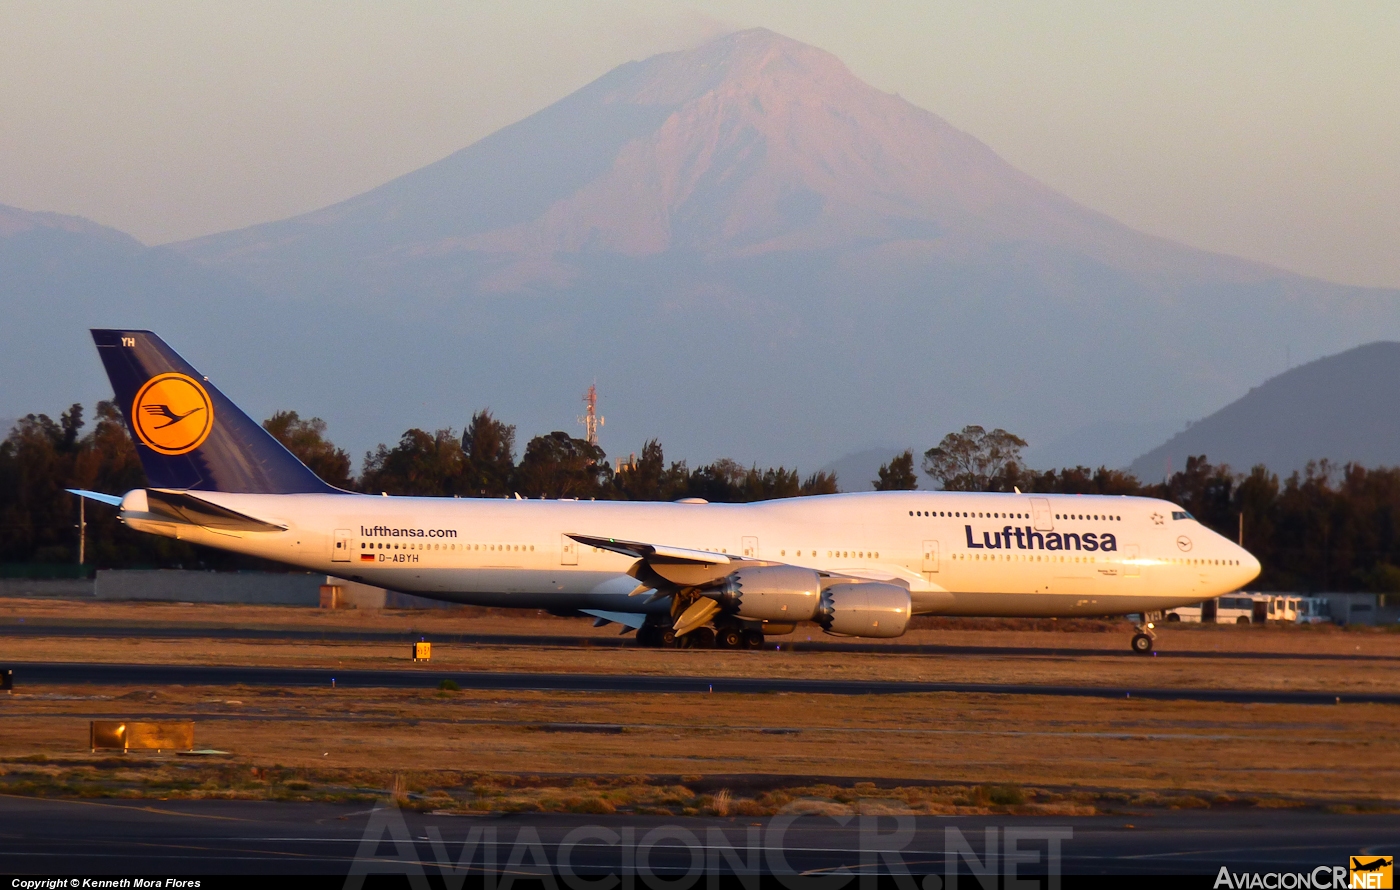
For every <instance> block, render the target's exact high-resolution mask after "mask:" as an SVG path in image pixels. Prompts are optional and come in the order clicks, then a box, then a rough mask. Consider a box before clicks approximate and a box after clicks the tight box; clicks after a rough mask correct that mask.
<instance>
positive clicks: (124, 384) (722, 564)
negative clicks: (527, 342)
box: [75, 330, 1259, 653]
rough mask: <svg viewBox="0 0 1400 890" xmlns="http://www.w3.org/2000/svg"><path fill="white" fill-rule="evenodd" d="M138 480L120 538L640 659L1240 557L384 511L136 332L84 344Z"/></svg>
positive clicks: (1088, 511) (897, 631)
mask: <svg viewBox="0 0 1400 890" xmlns="http://www.w3.org/2000/svg"><path fill="white" fill-rule="evenodd" d="M93 339H94V341H95V342H96V344H97V350H98V354H99V355H100V356H101V358H102V363H103V365H104V366H105V368H106V370H107V374H108V376H109V378H110V379H111V382H112V386H113V389H114V390H115V392H116V398H117V403H118V405H119V406H120V407H121V409H122V410H123V411H124V412H125V417H126V421H127V425H128V428H129V431H130V432H131V435H132V437H133V439H134V440H135V442H136V450H137V452H138V454H139V455H140V458H141V464H142V467H143V468H144V469H145V472H146V477H147V483H148V487H146V488H143V489H136V490H133V491H130V492H127V493H126V494H125V495H124V496H120V497H118V496H115V495H108V494H103V493H99V492H81V491H79V492H75V494H80V495H82V496H84V497H89V498H95V499H97V500H100V501H104V502H106V503H109V504H112V505H115V506H117V507H119V508H120V511H121V512H120V518H121V520H122V521H123V522H124V523H126V524H127V525H128V526H130V527H131V528H134V529H136V530H138V531H143V532H148V533H150V534H156V535H164V536H167V537H173V538H178V539H180V540H184V541H190V542H192V543H196V544H202V545H205V546H209V547H216V548H220V549H224V550H231V551H235V552H238V553H246V554H249V555H254V556H259V557H263V558H266V559H272V560H277V561H279V562H283V563H286V564H289V565H292V566H298V567H301V568H304V569H308V570H312V571H316V572H326V573H329V574H331V575H335V576H338V577H344V578H348V579H350V580H354V581H362V582H365V583H368V584H374V585H378V586H381V587H385V588H389V589H392V590H398V591H403V592H406V593H413V594H417V595H419V596H424V597H431V598H435V599H440V600H448V601H452V602H459V603H469V604H478V605H490V606H515V607H522V608H531V609H541V608H542V609H549V610H553V611H556V612H566V613H571V614H572V613H584V614H587V615H591V616H593V617H594V618H595V619H597V620H598V621H600V622H617V623H619V624H622V625H624V631H623V632H624V633H625V632H627V630H628V629H636V630H637V639H638V641H639V642H640V643H641V644H643V645H650V646H672V645H678V644H682V645H689V646H692V647H699V646H710V645H718V646H724V647H756V646H760V645H762V642H763V637H764V635H765V634H782V633H790V632H791V631H792V629H793V628H794V627H795V625H796V623H797V622H799V621H814V622H816V623H818V624H820V625H821V626H822V628H823V629H824V630H826V631H827V632H828V633H832V634H839V635H848V636H865V637H895V636H899V635H901V634H902V633H904V630H905V628H906V627H907V625H908V622H909V619H910V617H911V616H913V615H923V614H941V615H983V616H1037V617H1041V616H1079V615H1089V616H1101V615H1128V614H1134V613H1141V614H1142V615H1143V620H1142V621H1141V622H1140V623H1139V625H1138V628H1137V632H1136V634H1135V635H1134V636H1133V639H1132V649H1133V650H1134V651H1136V652H1143V653H1149V652H1151V651H1152V647H1153V639H1154V634H1153V630H1152V624H1153V622H1152V616H1153V615H1154V614H1155V613H1157V612H1158V611H1160V610H1162V609H1167V608H1170V607H1172V606H1176V605H1180V604H1183V603H1196V602H1200V601H1201V600H1203V599H1206V598H1209V597H1214V596H1216V595H1218V594H1220V593H1223V592H1225V591H1230V590H1235V589H1237V588H1238V587H1240V586H1241V585H1242V584H1244V583H1247V582H1248V581H1249V580H1250V579H1252V578H1254V577H1255V576H1256V575H1257V574H1258V573H1259V563H1258V561H1257V560H1256V559H1255V558H1254V557H1253V556H1251V555H1250V554H1249V553H1248V552H1247V551H1245V550H1244V549H1242V548H1240V547H1238V546H1236V545H1235V544H1234V543H1232V542H1231V541H1229V540H1228V539H1226V538H1224V537H1222V536H1220V535H1217V534H1215V533H1214V532H1212V531H1210V530H1209V529H1207V528H1205V527H1204V526H1202V525H1200V524H1199V523H1198V522H1196V520H1195V519H1194V518H1192V517H1191V515H1190V514H1189V513H1187V512H1186V511H1185V510H1182V509H1181V508H1180V507H1178V506H1176V505H1174V504H1171V503H1168V502H1166V501H1160V500H1154V499H1150V498H1130V497H1099V496H1078V495H1036V494H1022V493H1020V492H1017V493H1014V494H1000V493H989V494H983V493H964V492H929V491H908V492H868V493H857V494H838V495H822V496H816V497H803V498H789V499H783V500H774V501H765V502H761V503H755V504H707V503H703V502H702V503H637V502H602V501H599V502H591V501H578V500H558V501H544V500H527V499H521V498H519V496H518V495H517V496H516V498H515V499H505V500H502V499H476V498H418V497H387V496H375V495H365V494H354V493H350V492H345V491H341V490H339V489H336V488H332V487H331V486H329V485H327V484H326V483H325V482H323V481H322V480H321V479H319V478H317V477H316V475H315V474H314V473H312V472H311V471H310V470H309V469H307V468H306V466H305V465H304V464H302V463H301V462H300V461H298V460H297V459H296V458H295V457H294V456H293V455H292V454H291V453H290V452H289V451H287V450H286V449H285V448H283V447H282V445H281V444H279V443H278V442H277V440H276V439H274V438H273V437H272V436H271V435H269V434H268V433H267V432H266V431H265V430H263V428H262V427H261V426H259V425H258V424H257V423H256V422H255V421H253V420H252V419H251V418H249V417H248V416H247V415H246V414H244V413H243V412H242V411H240V410H239V409H238V408H237V407H236V406H235V405H234V404H233V402H231V401H230V400H229V399H228V398H227V397H226V396H224V394H223V393H221V392H220V391H219V390H218V389H217V388H216V387H215V386H214V385H213V384H212V383H210V382H209V379H208V378H207V377H204V376H202V375H201V374H200V373H199V372H198V371H196V370H195V369H194V368H193V367H191V366H190V365H189V364H188V363H186V362H185V361H184V359H182V358H180V356H178V355H177V354H176V353H175V352H174V351H173V350H171V349H170V347H168V346H167V345H166V344H165V343H164V342H163V341H162V340H161V339H160V338H159V337H157V336H156V335H155V334H152V333H150V332H149V331H125V330H94V331H93Z"/></svg>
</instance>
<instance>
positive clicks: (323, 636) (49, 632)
mask: <svg viewBox="0 0 1400 890" xmlns="http://www.w3.org/2000/svg"><path fill="white" fill-rule="evenodd" d="M0 637H61V638H72V637H95V638H123V639H127V638H130V639H155V640H160V639H167V640H189V639H209V640H297V641H320V642H328V643H333V642H353V643H405V644H406V643H410V642H414V641H417V640H419V639H427V640H430V641H432V642H434V643H454V644H460V645H470V646H530V647H536V646H539V647H584V648H599V649H612V648H622V647H631V646H636V645H637V643H636V638H635V637H633V636H632V635H630V634H628V635H626V636H621V635H618V636H572V635H563V634H561V635H517V634H454V633H439V632H437V631H434V630H432V629H431V628H428V629H423V630H413V631H359V630H340V629H324V630H322V629H313V628H238V627H204V626H195V627H188V626H173V627H169V626H160V625H147V624H111V623H107V622H101V623H97V622H93V623H83V622H76V621H75V622H52V623H47V624H42V623H41V624H36V623H33V622H29V621H25V620H23V619H7V620H4V621H0ZM1127 641H1128V635H1127V634H1124V635H1123V645H1122V647H1120V648H1116V649H1085V648H1071V647H1068V646H1066V647H1051V646H1039V647H1029V646H941V645H925V644H915V643H859V642H854V641H850V642H847V641H841V642H835V641H827V640H806V641H804V640H782V639H772V641H771V642H770V643H769V646H770V647H771V648H774V649H779V650H782V651H785V652H877V653H886V654H889V653H896V654H901V655H1012V656H1014V655H1030V656H1063V657H1071V658H1081V657H1083V656H1086V655H1088V656H1099V657H1103V656H1110V657H1112V656H1122V657H1124V658H1129V657H1131V658H1140V657H1141V656H1140V655H1137V654H1136V653H1134V652H1132V651H1131V650H1129V648H1128V643H1127ZM1156 655H1157V657H1159V658H1189V659H1221V658H1226V659H1231V660H1235V659H1247V660H1255V659H1264V660H1269V661H1277V660H1284V661H1400V655H1378V654H1364V655H1363V654H1356V655H1351V654H1346V653H1309V652H1233V651H1227V652H1210V651H1199V650H1196V651H1173V650H1170V649H1163V650H1160V651H1158V652H1157V653H1156Z"/></svg>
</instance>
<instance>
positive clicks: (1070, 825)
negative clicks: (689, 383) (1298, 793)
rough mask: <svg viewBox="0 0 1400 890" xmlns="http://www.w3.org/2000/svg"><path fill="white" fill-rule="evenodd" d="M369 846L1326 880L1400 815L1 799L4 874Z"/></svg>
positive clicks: (180, 867) (314, 861)
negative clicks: (857, 813)
mask: <svg viewBox="0 0 1400 890" xmlns="http://www.w3.org/2000/svg"><path fill="white" fill-rule="evenodd" d="M990 831H995V832H996V834H989V832H990ZM473 834H474V835H475V836H474V837H473ZM367 836H368V837H369V838H370V839H371V845H370V846H368V847H365V849H367V850H368V849H377V851H378V855H377V857H376V858H375V859H374V860H373V861H372V862H371V861H366V860H362V861H361V862H360V864H359V866H358V870H359V871H361V872H363V871H366V870H372V871H375V872H391V873H392V872H399V873H406V872H409V873H411V872H418V871H420V870H421V872H422V873H425V874H427V875H428V876H440V875H441V876H446V875H450V874H452V873H453V870H454V868H455V867H456V865H457V864H458V862H459V861H461V862H462V864H463V865H466V866H468V867H469V869H470V870H472V871H477V870H479V869H480V868H481V867H482V865H483V864H484V863H486V862H488V861H494V862H495V863H496V867H498V868H500V867H503V866H505V865H507V864H510V863H515V864H516V866H517V867H516V868H514V869H512V870H514V871H517V872H519V871H520V869H519V867H518V866H519V865H520V864H523V865H524V866H525V867H527V868H528V867H529V866H531V865H535V864H538V862H539V859H538V857H540V856H542V857H543V859H544V861H545V863H547V865H548V866H549V867H550V868H551V869H553V870H555V871H556V872H557V871H560V870H562V869H568V870H569V871H572V872H573V873H575V874H578V875H586V874H598V873H600V872H609V871H616V870H618V869H619V868H620V867H623V866H625V865H630V868H631V870H634V871H641V872H642V873H643V874H645V872H646V871H650V872H652V873H654V874H655V875H656V876H657V877H658V878H663V877H668V878H670V879H672V881H673V882H674V880H675V878H676V877H677V876H679V875H684V874H686V873H688V872H691V871H692V870H698V869H701V868H704V869H706V870H715V871H722V872H736V871H737V872H739V873H744V872H748V871H750V869H751V868H752V869H756V870H759V871H763V872H770V871H790V872H797V873H805V874H825V875H843V874H845V875H850V874H859V873H868V872H871V871H878V872H886V873H888V872H891V871H893V872H896V873H898V872H900V871H901V870H903V869H907V871H908V872H909V873H912V874H915V875H920V874H930V873H937V874H943V873H945V872H946V870H947V865H948V852H949V850H950V849H952V850H957V849H958V847H959V845H962V846H963V849H964V850H965V851H966V852H965V853H964V854H963V855H962V856H960V857H958V858H956V859H955V860H954V864H955V867H956V868H957V870H958V871H960V872H962V873H964V874H967V873H968V871H969V869H968V863H967V861H966V858H967V856H972V857H973V858H975V859H977V860H978V861H979V863H984V862H987V853H988V847H989V845H988V843H987V840H988V838H989V837H991V838H993V839H994V841H993V842H994V843H997V845H998V848H999V850H1000V852H1002V853H1003V854H1004V853H1005V852H1006V851H1007V850H1008V849H1009V848H1010V847H1011V845H1012V844H1013V842H1014V843H1015V845H1016V847H1015V848H1016V849H1017V850H1018V851H1021V855H1022V856H1023V857H1024V858H1022V859H1021V861H1020V862H1019V863H1017V864H1016V866H1017V872H1018V874H1021V875H1026V874H1030V875H1035V874H1045V873H1046V871H1047V860H1048V858H1049V855H1050V853H1051V851H1052V849H1058V852H1059V855H1060V862H1059V870H1060V871H1061V873H1063V874H1065V875H1095V874H1124V875H1130V874H1138V875H1150V874H1168V875H1201V876H1210V877H1214V876H1215V875H1216V874H1217V872H1218V871H1219V869H1220V867H1221V866H1226V867H1228V868H1229V869H1230V870H1232V871H1235V872H1241V871H1249V872H1273V871H1290V872H1305V873H1309V872H1312V871H1313V870H1314V869H1316V868H1318V867H1326V868H1328V869H1330V868H1332V867H1333V866H1345V865H1346V864H1347V861H1348V857H1349V856H1352V855H1357V854H1362V855H1375V854H1380V853H1392V854H1393V853H1394V852H1396V846H1397V844H1396V840H1395V839H1396V838H1397V837H1400V815H1396V814H1393V813H1389V814H1367V815H1356V814H1334V813H1324V812H1320V811H1317V810H1311V809H1310V810H1255V809H1233V810H1232V809H1226V810H1214V809H1213V810H1202V811H1192V812H1159V813H1153V814H1145V813H1140V812H1136V813H1135V812H1124V813H1118V814H1114V815H1101V816H1087V817H1085V816H1080V817H1062V816H1009V815H999V816H958V817H928V816H920V817H913V816H903V817H894V816H881V817H874V816H864V817H851V816H839V815H838V816H817V815H806V816H800V817H799V816H796V815H790V816H781V815H780V816H777V817H765V818H763V819H745V818H737V819H736V818H718V817H710V818H702V817H682V816H623V815H611V816H601V815H600V816H592V815H588V816H582V815H565V814H540V813H529V814H513V815H498V816H479V817H462V816H451V815H439V814H434V813H418V812H412V811H408V810H398V809H396V808H392V807H385V806H383V805H382V804H381V805H379V810H378V812H374V811H373V810H372V809H371V808H370V807H369V806H368V805H366V804H363V803H361V804H323V803H282V802H260V801H212V800H203V801H97V800H53V799H42V798H21V797H0V871H3V872H6V873H9V874H50V875H64V876H71V875H85V874H94V873H105V874H143V873H144V874H168V875H207V874H245V875H246V874H306V875H314V874H325V875H345V874H347V873H350V872H351V871H352V870H353V869H355V868H356V865H355V859H356V855H357V853H359V852H360V850H361V849H362V845H363V844H365V839H366V837H367ZM1013 838H1014V839H1015V840H1014V841H1013ZM472 841H474V842H475V844H474V846H472V847H468V846H467V844H468V843H470V842H472ZM877 847H883V848H884V851H883V852H878V851H877V850H876V848H877ZM464 852H465V854H466V858H465V860H463V859H462V857H463V854H464ZM955 855H956V854H955ZM1009 864H1010V863H1008V861H1007V858H1006V857H1005V856H1004V855H1003V856H1000V857H998V856H997V851H996V850H993V852H992V857H991V870H992V872H993V873H1001V874H1003V875H1006V874H1007V873H1008V870H1009V869H1008V866H1009ZM457 873H458V874H460V873H461V872H457ZM844 885H845V884H843V883H842V882H839V881H838V882H837V884H836V886H844ZM1007 885H1008V886H1009V882H1007ZM449 886H450V885H449ZM671 886H686V884H685V883H672V885H671ZM828 886H830V885H828ZM848 886H855V884H854V883H851V884H849V885H848ZM924 886H928V885H927V884H925V885H924ZM831 890H834V888H831Z"/></svg>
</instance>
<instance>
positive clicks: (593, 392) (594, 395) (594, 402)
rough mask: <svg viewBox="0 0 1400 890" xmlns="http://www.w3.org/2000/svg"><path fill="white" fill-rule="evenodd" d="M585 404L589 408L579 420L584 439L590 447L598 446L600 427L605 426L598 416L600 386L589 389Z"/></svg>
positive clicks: (584, 400)
mask: <svg viewBox="0 0 1400 890" xmlns="http://www.w3.org/2000/svg"><path fill="white" fill-rule="evenodd" d="M583 403H584V404H585V405H587V406H588V408H587V410H586V412H585V413H584V415H583V416H582V417H580V418H579V419H578V422H579V423H581V424H583V428H584V430H585V432H584V438H585V439H586V440H587V441H588V444H589V445H597V444H598V427H600V426H602V425H603V422H604V418H602V417H601V416H599V414H598V385H597V384H596V383H595V384H592V385H590V386H589V387H588V392H586V393H584V396H583Z"/></svg>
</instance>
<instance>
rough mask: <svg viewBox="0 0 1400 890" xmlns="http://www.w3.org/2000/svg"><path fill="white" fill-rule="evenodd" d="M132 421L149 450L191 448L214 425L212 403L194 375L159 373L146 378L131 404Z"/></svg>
mask: <svg viewBox="0 0 1400 890" xmlns="http://www.w3.org/2000/svg"><path fill="white" fill-rule="evenodd" d="M131 425H132V426H133V427H134V428H135V429H136V435H137V436H138V437H139V438H140V439H141V442H142V443H143V444H144V445H146V447H148V448H150V449H151V450H152V451H158V452H160V453H161V454H166V455H176V454H185V453H187V452H190V451H193V450H195V449H196V448H198V447H199V446H200V445H202V444H204V440H205V439H207V438H209V432H210V430H212V429H214V403H213V402H212V401H211V400H210V399H209V393H208V392H206V391H205V389H204V387H203V386H200V384H199V382H198V381H197V380H195V379H194V378H193V377H189V376H187V375H185V374H173V373H172V374H161V375H159V376H156V377H152V378H151V379H150V380H147V381H146V385H145V386H143V387H141V391H140V392H138V393H137V394H136V401H135V402H133V403H132V406H131Z"/></svg>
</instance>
